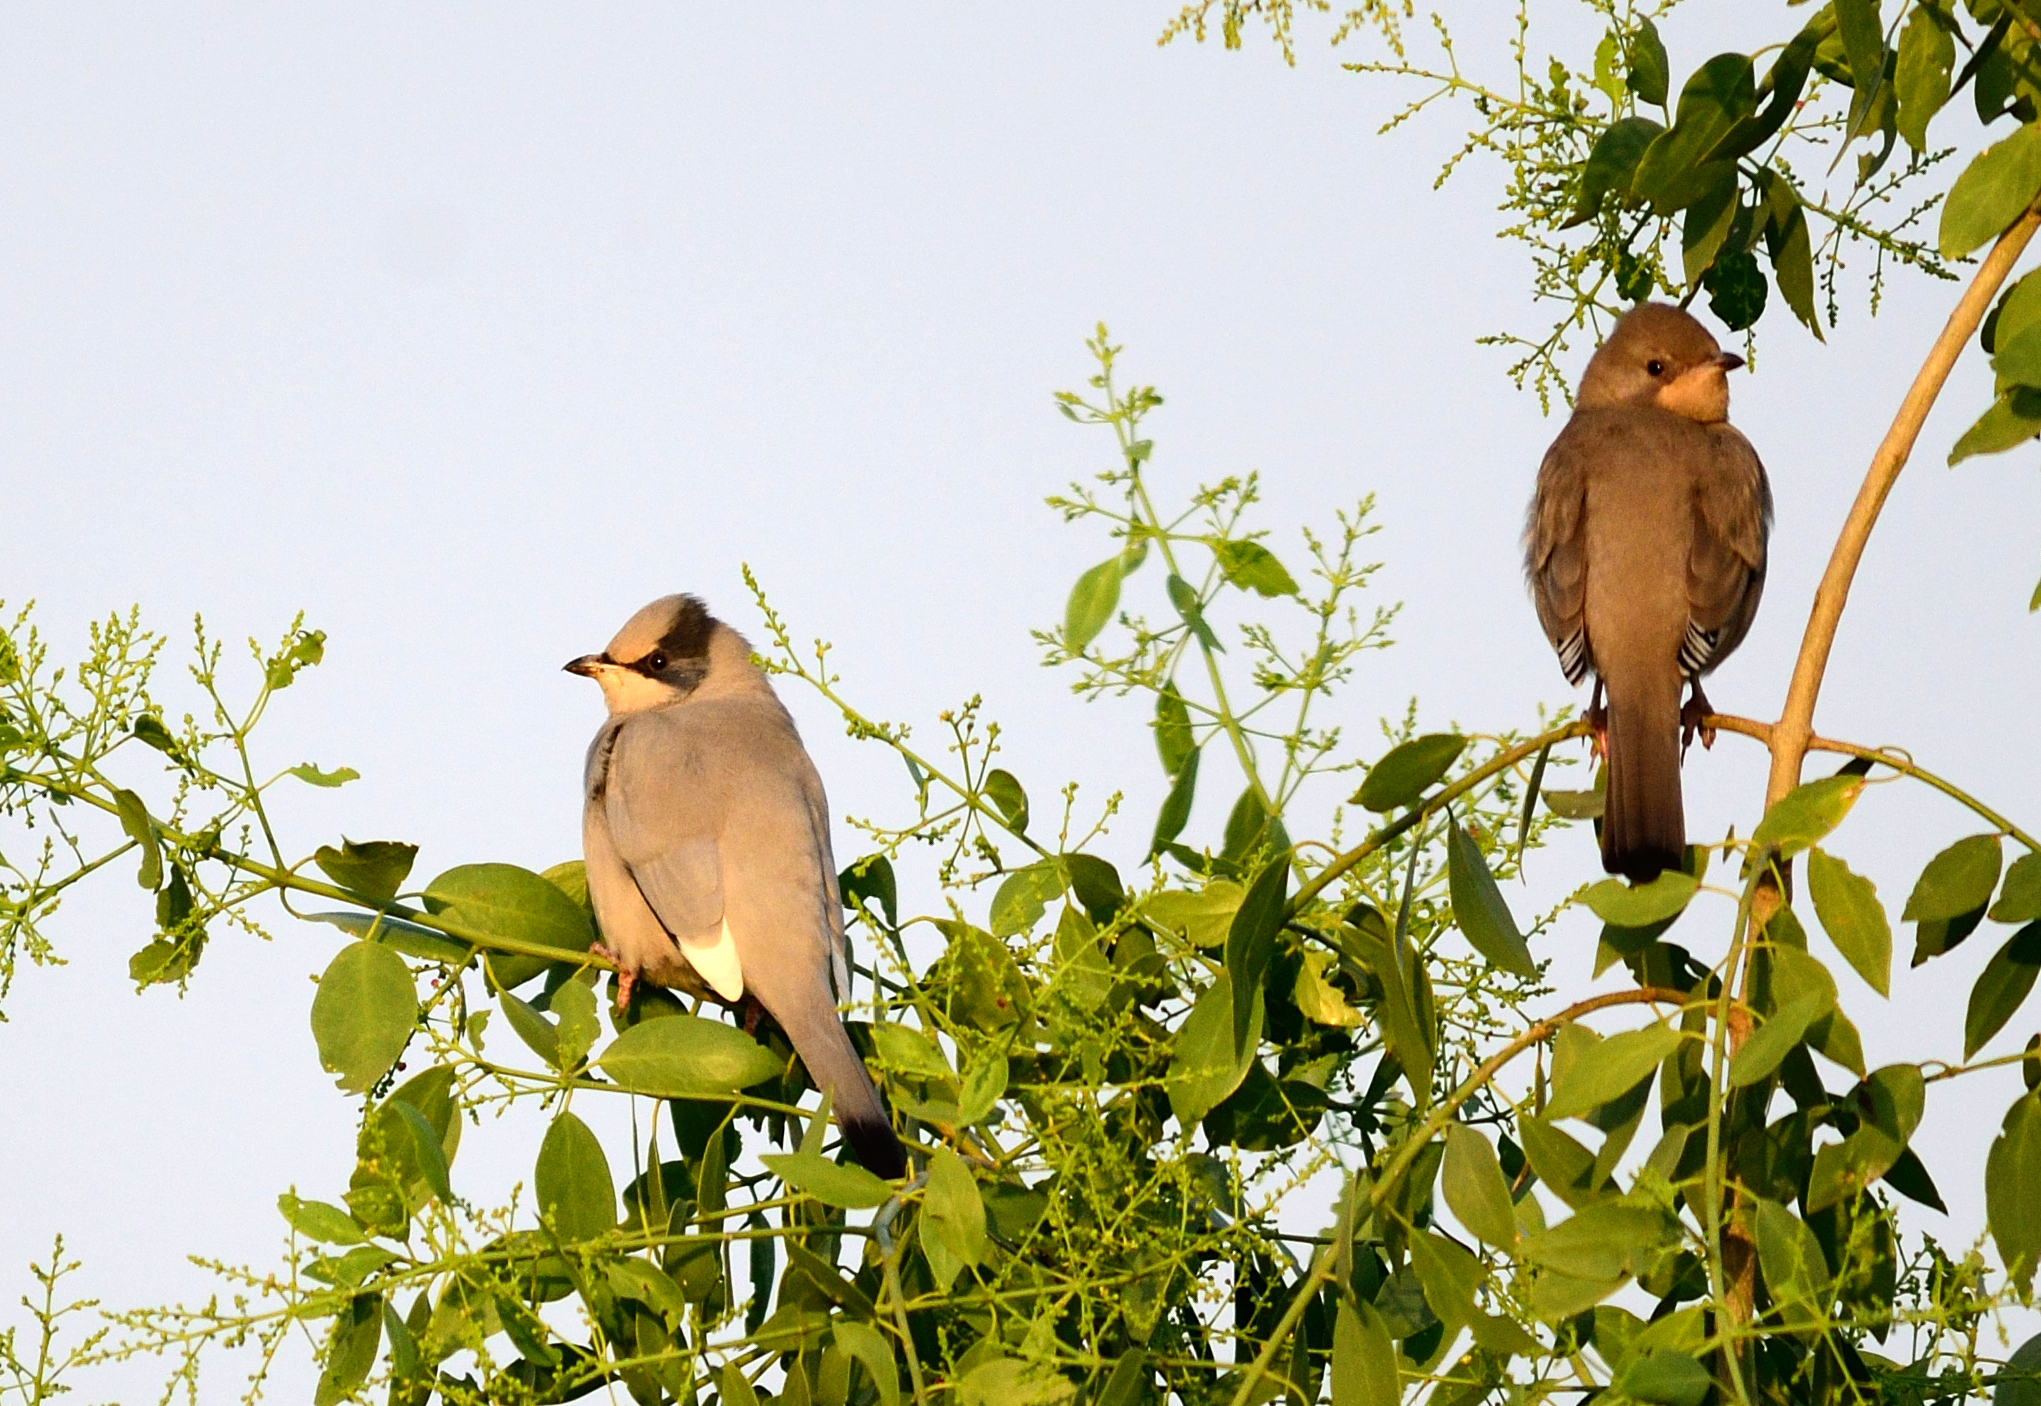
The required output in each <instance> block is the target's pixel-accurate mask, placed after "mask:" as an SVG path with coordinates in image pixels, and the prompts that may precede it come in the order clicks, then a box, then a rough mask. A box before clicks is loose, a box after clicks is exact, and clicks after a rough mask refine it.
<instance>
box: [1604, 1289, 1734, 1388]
mask: <svg viewBox="0 0 2041 1406" xmlns="http://www.w3.org/2000/svg"><path fill="white" fill-rule="evenodd" d="M1597 1311H1599V1310H1597ZM1714 1385H1715V1379H1714V1378H1713V1377H1711V1376H1710V1375H1708V1369H1707V1368H1706V1367H1703V1366H1702V1365H1701V1364H1700V1363H1699V1362H1698V1361H1696V1360H1695V1359H1694V1358H1693V1357H1692V1356H1691V1355H1689V1354H1687V1353H1684V1352H1681V1351H1679V1350H1678V1349H1676V1348H1669V1347H1661V1348H1654V1349H1652V1350H1651V1351H1650V1352H1647V1353H1644V1354H1642V1355H1640V1356H1638V1357H1636V1358H1633V1359H1632V1360H1631V1363H1630V1365H1629V1366H1628V1367H1626V1368H1624V1369H1623V1375H1622V1377H1621V1379H1620V1380H1619V1381H1618V1382H1617V1383H1616V1389H1617V1391H1619V1392H1621V1393H1622V1394H1623V1395H1624V1396H1627V1397H1630V1398H1631V1399H1632V1400H1636V1401H1649V1402H1652V1403H1654V1406H1701V1403H1702V1402H1703V1401H1705V1400H1707V1397H1708V1390H1709V1388H1710V1387H1712V1386H1714Z"/></svg>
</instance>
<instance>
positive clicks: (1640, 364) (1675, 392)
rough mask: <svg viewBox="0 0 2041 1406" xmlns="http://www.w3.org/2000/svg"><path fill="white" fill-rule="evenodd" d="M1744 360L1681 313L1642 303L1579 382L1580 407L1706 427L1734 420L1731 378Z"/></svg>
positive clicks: (1611, 335) (1612, 334)
mask: <svg viewBox="0 0 2041 1406" xmlns="http://www.w3.org/2000/svg"><path fill="white" fill-rule="evenodd" d="M1741 365H1743V358H1742V357H1740V356H1737V355H1735V354H1734V353H1732V352H1726V351H1724V350H1722V348H1721V347H1720V346H1718V345H1717V344H1716V342H1715V339H1714V338H1713V337H1711V336H1709V335H1708V329H1707V328H1705V327H1703V326H1702V325H1701V324H1700V323H1698V322H1696V321H1695V320H1694V319H1693V318H1692V317H1689V316H1688V315H1687V314H1686V313H1684V312H1682V311H1681V310H1680V309H1678V308H1676V307H1672V306H1670V305H1668V304H1665V303H1640V304H1638V305H1637V306H1636V307H1634V308H1632V309H1631V310H1630V311H1629V312H1627V313H1625V314H1623V317H1622V320H1621V321H1619V322H1617V324H1616V327H1615V330H1614V331H1612V332H1610V333H1609V339H1608V340H1607V341H1606V342H1603V343H1602V346H1601V350H1600V351H1598V352H1596V353H1595V354H1594V358H1593V360H1591V361H1589V362H1588V364H1587V372H1586V374H1585V375H1583V376H1582V377H1581V378H1580V398H1579V401H1578V404H1579V405H1580V406H1581V408H1583V409H1587V408H1591V407H1594V406H1604V405H1652V406H1657V407H1658V408H1659V409H1661V410H1670V411H1672V412H1673V414H1675V415H1684V416H1685V417H1686V418H1687V419H1689V420H1698V421H1700V422H1701V423H1702V424H1704V425H1712V424H1718V423H1720V422H1721V421H1723V420H1727V419H1728V418H1729V374H1728V373H1729V372H1731V371H1734V370H1735V369H1736V368H1737V367H1739V366H1741Z"/></svg>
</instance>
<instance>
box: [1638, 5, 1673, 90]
mask: <svg viewBox="0 0 2041 1406" xmlns="http://www.w3.org/2000/svg"><path fill="white" fill-rule="evenodd" d="M1628 77H1629V87H1630V91H1631V92H1633V93H1635V94H1636V95H1637V101H1639V102H1641V103H1649V104H1650V105H1651V106H1653V107H1664V106H1665V100H1666V98H1667V96H1668V95H1669V94H1670V93H1671V90H1672V60H1670V59H1669V58H1667V57H1666V53H1665V41H1664V40H1663V39H1660V38H1659V37H1658V26H1657V25H1655V24H1653V23H1652V22H1651V20H1650V19H1649V18H1639V19H1638V21H1637V28H1636V30H1635V31H1634V32H1633V33H1632V34H1631V35H1630V72H1629V75H1628Z"/></svg>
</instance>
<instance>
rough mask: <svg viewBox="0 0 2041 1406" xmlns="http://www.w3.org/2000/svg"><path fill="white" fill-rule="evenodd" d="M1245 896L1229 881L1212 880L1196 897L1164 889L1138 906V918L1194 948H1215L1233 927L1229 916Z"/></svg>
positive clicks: (1238, 908)
mask: <svg viewBox="0 0 2041 1406" xmlns="http://www.w3.org/2000/svg"><path fill="white" fill-rule="evenodd" d="M1246 896H1247V890H1245V889H1243V888H1242V887H1241V886H1240V885H1239V884H1236V883H1234V882H1233V880H1231V879H1214V880H1213V881H1212V882H1211V883H1209V884H1207V885H1205V887H1204V888H1203V889H1201V890H1199V891H1198V892H1196V893H1190V892H1187V891H1185V890H1182V889H1166V890H1164V891H1163V892H1161V893H1158V894H1156V895H1154V896H1153V897H1152V898H1149V899H1146V900H1145V901H1143V903H1142V904H1141V914H1142V916H1143V917H1145V918H1147V919H1148V921H1149V922H1151V923H1153V924H1154V925H1155V926H1157V927H1159V928H1163V929H1166V930H1167V931H1170V932H1173V933H1175V934H1177V936H1179V937H1181V938H1183V939H1184V941H1186V942H1188V943H1190V944H1191V945H1192V946H1194V947H1217V946H1219V945H1220V944H1221V943H1223V942H1224V941H1226V934H1227V933H1228V932H1229V931H1230V930H1231V929H1232V927H1233V915H1234V914H1235V913H1237V912H1239V911H1240V901H1241V899H1243V898H1245V897H1246Z"/></svg>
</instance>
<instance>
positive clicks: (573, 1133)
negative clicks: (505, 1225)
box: [533, 1020, 669, 1241]
mask: <svg viewBox="0 0 2041 1406" xmlns="http://www.w3.org/2000/svg"><path fill="white" fill-rule="evenodd" d="M668 1023H669V1022H668V1021H664V1020H655V1021H653V1022H652V1023H651V1024H650V1025H640V1026H636V1027H634V1029H637V1030H652V1029H656V1028H658V1027H659V1026H661V1025H666V1024H668ZM533 1184H534V1191H535V1193H536V1195H537V1197H538V1202H539V1213H540V1214H541V1215H543V1216H545V1217H546V1218H547V1219H549V1220H550V1221H551V1222H552V1224H553V1230H554V1231H555V1233H557V1234H558V1235H559V1236H560V1238H561V1239H562V1240H567V1241H575V1240H593V1239H594V1238H595V1237H596V1236H598V1235H602V1234H605V1233H607V1232H608V1231H610V1230H611V1229H613V1228H615V1226H616V1223H617V1192H616V1183H615V1182H613V1181H611V1180H610V1174H609V1158H608V1157H606V1156H604V1155H603V1151H602V1144H601V1143H600V1142H598V1141H597V1140H596V1136H595V1134H594V1133H592V1132H590V1131H589V1129H588V1125H587V1124H586V1123H584V1122H582V1121H581V1120H580V1119H579V1118H577V1117H575V1116H574V1115H573V1114H572V1113H562V1114H560V1115H559V1116H557V1117H556V1118H554V1119H553V1122H552V1125H551V1126H550V1127H548V1128H547V1129H546V1138H545V1141H544V1142H542V1143H540V1144H539V1161H538V1167H537V1169H536V1170H535V1172H534V1174H533Z"/></svg>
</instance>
